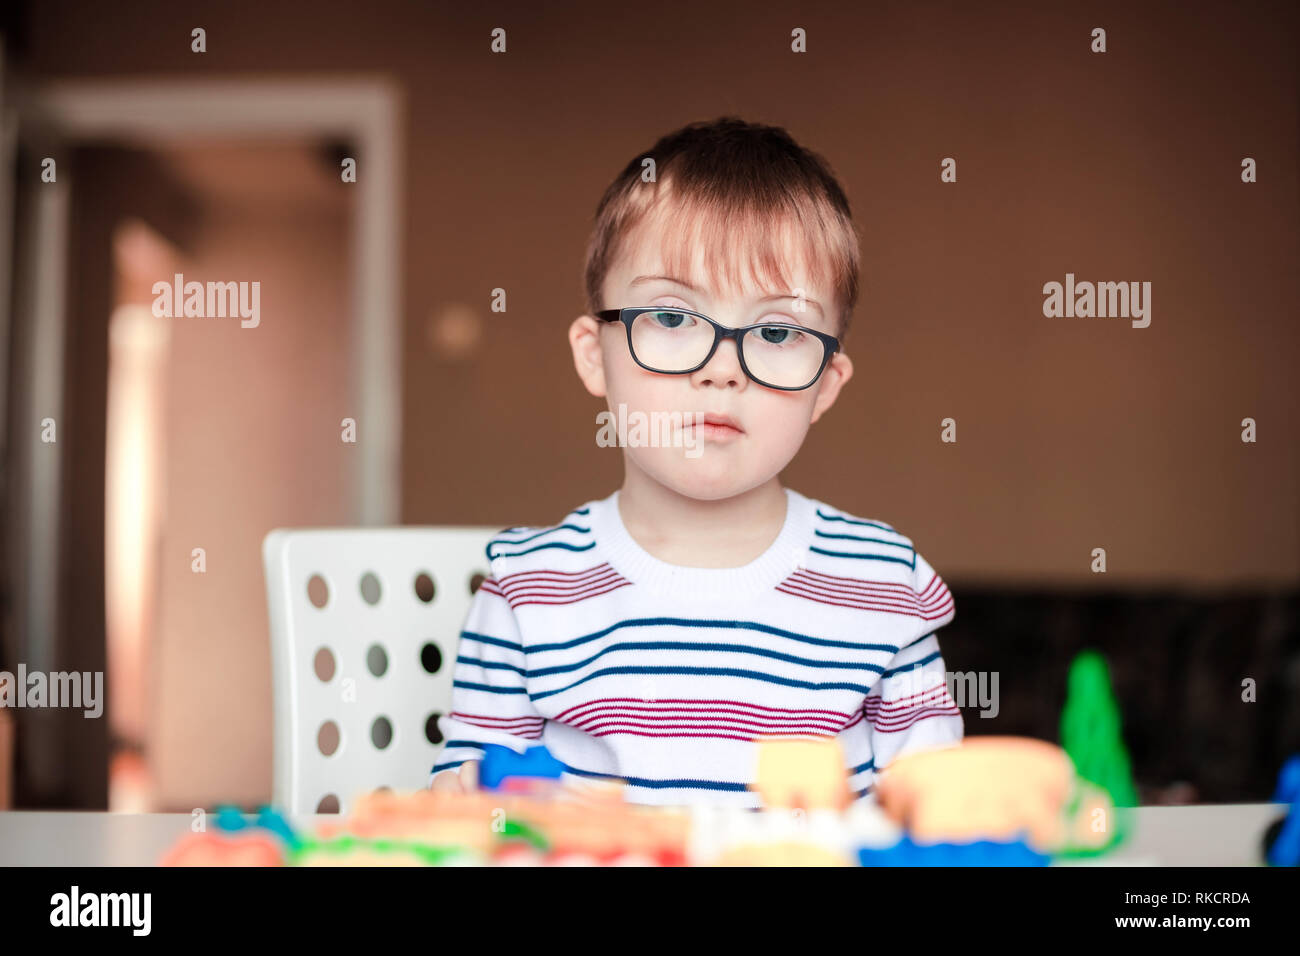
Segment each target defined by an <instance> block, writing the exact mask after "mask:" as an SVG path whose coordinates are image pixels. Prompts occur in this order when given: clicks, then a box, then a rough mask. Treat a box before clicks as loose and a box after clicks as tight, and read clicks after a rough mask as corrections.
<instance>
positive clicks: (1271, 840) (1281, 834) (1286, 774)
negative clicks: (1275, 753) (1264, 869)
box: [1265, 754, 1300, 866]
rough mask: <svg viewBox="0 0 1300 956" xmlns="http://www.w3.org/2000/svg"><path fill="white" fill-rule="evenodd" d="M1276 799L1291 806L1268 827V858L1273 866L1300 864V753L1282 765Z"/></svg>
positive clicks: (1278, 777) (1266, 842)
mask: <svg viewBox="0 0 1300 956" xmlns="http://www.w3.org/2000/svg"><path fill="white" fill-rule="evenodd" d="M1273 802H1274V803H1289V804H1290V805H1291V809H1290V810H1288V811H1287V815H1286V816H1285V817H1283V818H1282V819H1280V820H1278V821H1276V822H1275V823H1274V824H1273V825H1272V826H1270V827H1269V828H1268V835H1267V836H1266V837H1265V859H1266V860H1267V861H1268V864H1269V865H1270V866H1300V754H1296V755H1294V756H1293V757H1291V758H1289V759H1288V760H1287V762H1286V763H1284V764H1283V765H1282V772H1281V773H1279V774H1278V775H1277V789H1276V790H1275V791H1274V793H1273Z"/></svg>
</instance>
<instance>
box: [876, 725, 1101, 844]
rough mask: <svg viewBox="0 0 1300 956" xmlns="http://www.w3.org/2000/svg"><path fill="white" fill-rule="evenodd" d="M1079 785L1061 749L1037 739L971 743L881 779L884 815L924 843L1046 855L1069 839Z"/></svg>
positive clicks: (902, 764)
mask: <svg viewBox="0 0 1300 956" xmlns="http://www.w3.org/2000/svg"><path fill="white" fill-rule="evenodd" d="M1075 786H1076V781H1075V772H1074V764H1073V763H1072V762H1071V761H1070V758H1069V756H1068V755H1067V754H1066V753H1065V751H1064V750H1062V749H1061V748H1060V747H1058V746H1056V745H1055V744H1051V743H1048V742H1046V741H1043V740H1035V739H1033V738H1030V737H1008V736H998V737H968V738H965V739H964V740H962V741H961V743H960V744H958V745H956V746H952V747H944V748H940V749H936V750H926V751H922V752H919V753H912V754H906V755H904V756H902V757H898V758H896V759H895V760H894V762H893V763H892V764H890V765H889V766H888V767H887V768H885V769H884V770H883V771H881V772H880V774H879V776H877V778H876V795H877V799H878V800H879V802H880V806H881V809H883V810H884V812H885V813H886V814H887V815H888V816H889V817H891V818H892V819H893V820H894V821H895V822H896V823H898V824H899V825H901V826H903V827H904V828H906V829H907V831H908V832H909V834H910V835H911V836H912V838H913V839H914V840H916V841H917V842H921V843H962V842H970V841H973V840H994V841H998V842H1008V841H1011V840H1015V839H1017V838H1018V837H1021V836H1023V837H1024V839H1025V840H1026V842H1028V843H1030V844H1031V845H1033V846H1034V847H1035V848H1037V849H1039V850H1043V851H1048V852H1050V851H1052V850H1054V849H1056V848H1058V847H1060V846H1061V845H1062V843H1063V841H1064V839H1065V836H1066V821H1065V819H1064V814H1065V810H1066V807H1067V804H1068V801H1069V800H1070V798H1071V796H1072V795H1073V793H1074V792H1075V790H1074V788H1075Z"/></svg>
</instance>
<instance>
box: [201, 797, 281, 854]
mask: <svg viewBox="0 0 1300 956" xmlns="http://www.w3.org/2000/svg"><path fill="white" fill-rule="evenodd" d="M259 810H260V812H259V813H258V815H257V819H256V820H254V821H253V822H252V823H249V822H248V821H247V820H245V819H244V814H243V813H241V812H240V810H239V807H237V806H234V805H233V804H228V803H223V804H221V805H220V806H218V807H217V820H216V826H217V829H218V830H224V831H225V832H227V833H236V832H238V831H240V830H251V829H252V828H254V827H259V828H261V829H263V830H270V831H271V832H272V833H274V834H275V835H276V836H278V837H279V838H280V839H282V840H284V842H285V843H287V844H289V845H290V846H297V845H298V843H299V838H298V834H297V833H295V832H294V829H293V827H291V826H290V825H289V821H288V820H286V819H285V818H284V816H283V815H282V814H281V813H279V812H278V811H276V810H273V809H272V808H271V807H270V806H267V805H263V806H262V807H260V808H259Z"/></svg>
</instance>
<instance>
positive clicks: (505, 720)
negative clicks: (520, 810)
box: [430, 577, 545, 784]
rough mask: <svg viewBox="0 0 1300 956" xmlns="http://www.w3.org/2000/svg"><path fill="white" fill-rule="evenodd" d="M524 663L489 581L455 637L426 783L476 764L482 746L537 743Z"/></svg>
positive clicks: (505, 604)
mask: <svg viewBox="0 0 1300 956" xmlns="http://www.w3.org/2000/svg"><path fill="white" fill-rule="evenodd" d="M526 662H527V658H526V656H525V654H524V648H523V643H522V639H521V637H520V633H519V625H518V622H517V621H516V620H515V614H514V610H513V609H512V608H511V607H510V602H509V601H507V600H506V596H505V594H504V593H503V592H502V591H501V588H500V587H499V586H498V584H497V582H496V579H495V578H492V577H489V578H487V579H486V580H485V581H484V582H483V583H482V584H481V585H480V586H479V589H478V591H477V592H476V593H475V595H474V601H473V603H472V604H471V605H470V611H469V615H468V616H467V617H466V619H465V629H464V630H463V631H461V634H460V646H459V649H458V651H457V655H456V665H455V670H454V671H453V679H452V690H451V712H450V713H449V714H447V715H446V716H443V717H439V718H438V729H439V730H441V731H442V735H443V738H444V739H445V740H446V741H447V743H446V746H445V747H444V748H443V750H442V752H441V753H439V754H438V762H437V763H435V764H434V765H433V771H432V773H431V774H430V784H432V782H433V777H434V776H436V775H437V774H439V773H442V772H443V771H455V770H459V769H460V768H461V767H462V766H463V765H464V764H465V763H466V762H467V761H478V760H481V759H482V757H483V745H484V744H489V743H491V744H501V745H502V746H506V747H510V748H512V749H513V750H516V751H519V752H522V751H524V750H525V749H526V748H527V747H528V746H529V745H530V744H532V743H535V742H536V741H538V740H540V739H541V736H542V727H543V726H544V724H545V719H544V718H543V717H542V716H541V714H539V713H538V712H537V710H536V708H534V707H533V702H532V699H531V698H529V696H528V691H527V686H526V684H525V680H524V678H525V675H526V674H527V663H526ZM476 769H477V768H476Z"/></svg>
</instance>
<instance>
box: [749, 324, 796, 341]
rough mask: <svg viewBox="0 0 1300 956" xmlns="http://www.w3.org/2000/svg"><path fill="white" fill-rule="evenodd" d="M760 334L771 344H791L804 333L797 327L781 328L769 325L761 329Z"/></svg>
mask: <svg viewBox="0 0 1300 956" xmlns="http://www.w3.org/2000/svg"><path fill="white" fill-rule="evenodd" d="M758 334H759V335H761V336H762V337H763V341H764V342H766V343H768V344H769V345H791V344H793V343H794V342H795V341H797V340H798V339H801V338H803V333H802V332H798V331H796V330H795V329H779V328H773V327H772V326H768V327H767V328H763V329H759V330H758Z"/></svg>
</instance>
